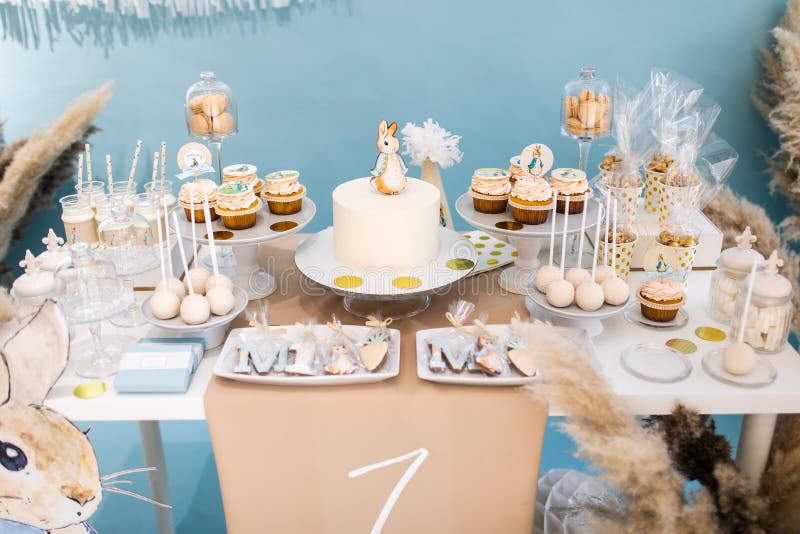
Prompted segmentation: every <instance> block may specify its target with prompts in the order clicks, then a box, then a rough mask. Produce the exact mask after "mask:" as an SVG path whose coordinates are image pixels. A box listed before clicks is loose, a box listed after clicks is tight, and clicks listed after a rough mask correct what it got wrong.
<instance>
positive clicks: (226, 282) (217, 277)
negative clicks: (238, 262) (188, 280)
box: [205, 274, 233, 313]
mask: <svg viewBox="0 0 800 534" xmlns="http://www.w3.org/2000/svg"><path fill="white" fill-rule="evenodd" d="M215 287H224V288H225V289H229V290H230V289H233V282H232V281H231V279H230V278H228V277H227V276H225V275H224V274H212V275H211V276H209V277H208V279H207V280H206V285H205V290H206V294H208V292H209V291H210V290H211V289H212V288H215ZM212 309H213V307H212ZM225 313H227V312H225Z"/></svg>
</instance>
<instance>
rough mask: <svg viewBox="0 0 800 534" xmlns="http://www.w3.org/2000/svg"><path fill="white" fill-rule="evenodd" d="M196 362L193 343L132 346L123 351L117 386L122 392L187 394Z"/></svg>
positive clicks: (115, 385) (115, 380)
mask: <svg viewBox="0 0 800 534" xmlns="http://www.w3.org/2000/svg"><path fill="white" fill-rule="evenodd" d="M197 361H198V357H197V348H196V347H195V346H192V345H191V344H172V343H144V344H140V345H129V346H126V347H125V348H123V350H122V358H121V359H120V364H119V371H118V372H117V376H116V378H115V379H114V387H115V388H116V390H117V391H118V392H119V393H185V392H186V390H187V389H188V388H189V379H190V378H191V376H192V371H193V370H194V369H195V368H196V366H197Z"/></svg>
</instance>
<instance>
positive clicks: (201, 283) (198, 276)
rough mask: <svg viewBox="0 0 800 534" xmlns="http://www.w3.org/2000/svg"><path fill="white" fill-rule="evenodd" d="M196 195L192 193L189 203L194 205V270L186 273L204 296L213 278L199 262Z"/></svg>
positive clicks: (192, 215) (197, 290) (192, 217)
mask: <svg viewBox="0 0 800 534" xmlns="http://www.w3.org/2000/svg"><path fill="white" fill-rule="evenodd" d="M194 193H195V192H194V191H192V192H191V193H190V194H189V202H191V203H192V210H191V213H192V214H191V215H190V218H191V222H192V269H191V270H190V271H188V272H187V273H186V279H189V278H191V280H192V285H194V288H195V291H196V292H197V293H199V294H201V295H202V294H203V293H205V290H206V282H208V277H209V276H211V273H209V272H208V269H206V268H204V267H200V263H199V262H198V261H197V224H195V216H194V206H195V197H194Z"/></svg>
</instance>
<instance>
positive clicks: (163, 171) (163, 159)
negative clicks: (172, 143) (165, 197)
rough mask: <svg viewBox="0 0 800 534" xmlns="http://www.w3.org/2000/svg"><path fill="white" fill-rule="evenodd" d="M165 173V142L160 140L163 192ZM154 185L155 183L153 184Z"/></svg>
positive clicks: (162, 188)
mask: <svg viewBox="0 0 800 534" xmlns="http://www.w3.org/2000/svg"><path fill="white" fill-rule="evenodd" d="M166 173H167V142H166V141H161V192H162V193H163V192H164V176H165V175H166ZM154 185H155V184H154Z"/></svg>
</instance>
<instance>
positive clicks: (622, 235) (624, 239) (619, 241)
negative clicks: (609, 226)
mask: <svg viewBox="0 0 800 534" xmlns="http://www.w3.org/2000/svg"><path fill="white" fill-rule="evenodd" d="M637 239H638V238H637V236H636V233H635V232H634V231H633V230H632V229H631V228H630V226H628V225H626V224H622V225H620V226H619V227H618V228H617V234H616V239H614V232H613V231H611V230H609V232H608V234H606V235H605V236H602V237H601V238H600V242H599V243H598V246H599V247H600V248H599V249H598V251H597V254H598V255H597V262H598V263H601V262H602V263H603V264H605V265H609V266H611V265H614V267H615V272H616V275H617V276H618V277H620V278H622V279H623V280H627V279H628V275H629V274H630V272H631V262H632V261H633V250H634V248H635V247H636V241H637ZM614 241H616V258H614V254H615V252H614Z"/></svg>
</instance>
